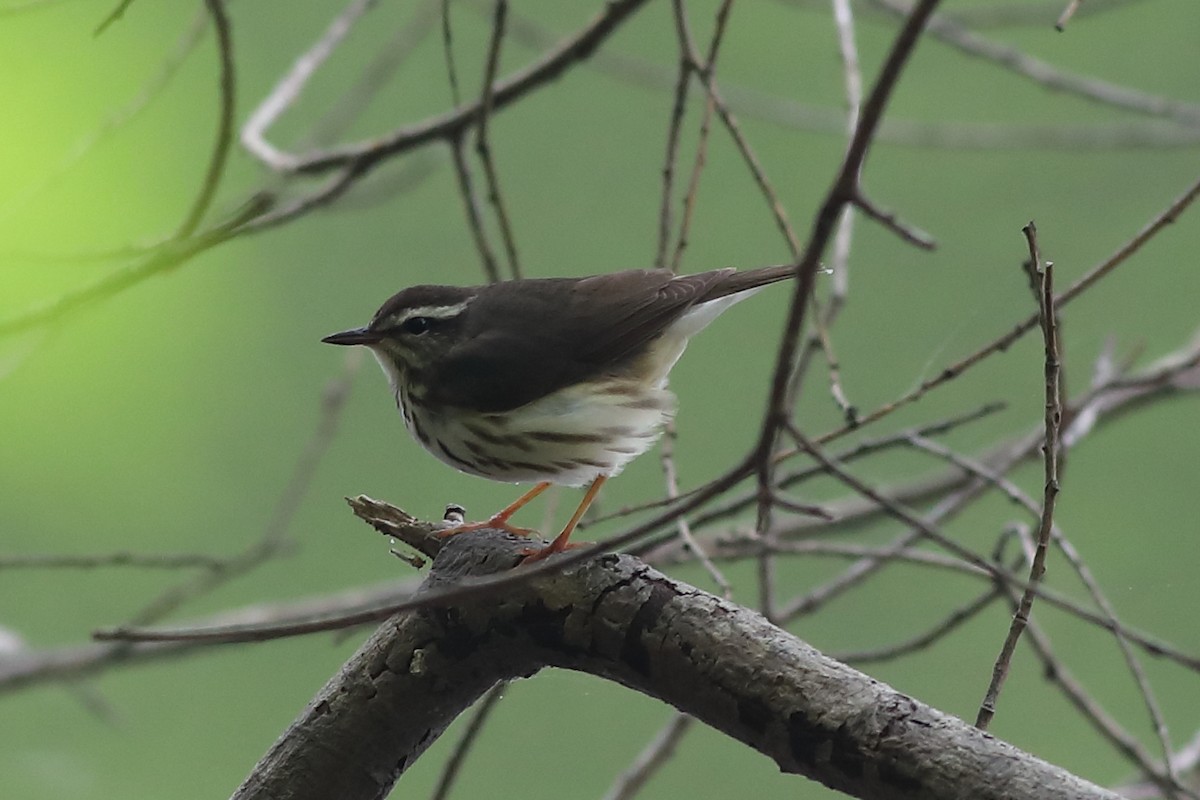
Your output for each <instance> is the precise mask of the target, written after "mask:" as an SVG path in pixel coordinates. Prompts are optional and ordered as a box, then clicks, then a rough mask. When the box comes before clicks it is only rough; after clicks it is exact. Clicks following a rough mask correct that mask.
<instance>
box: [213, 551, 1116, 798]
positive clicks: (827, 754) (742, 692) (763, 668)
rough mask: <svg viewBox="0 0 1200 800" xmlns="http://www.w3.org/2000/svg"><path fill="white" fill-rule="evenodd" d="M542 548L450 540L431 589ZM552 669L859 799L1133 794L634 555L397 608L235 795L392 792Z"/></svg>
mask: <svg viewBox="0 0 1200 800" xmlns="http://www.w3.org/2000/svg"><path fill="white" fill-rule="evenodd" d="M527 546H528V541H527V540H522V539H516V538H513V537H510V536H508V535H505V534H502V533H501V532H499V531H490V530H488V531H481V532H479V533H476V534H465V535H459V536H453V537H450V538H449V539H446V540H444V546H443V547H442V548H441V552H440V553H439V554H438V556H437V558H436V559H435V561H434V564H433V569H432V571H431V573H430V575H429V577H428V578H427V580H426V581H425V584H424V585H423V586H422V590H421V591H423V592H435V591H438V590H440V589H443V588H445V586H446V585H447V584H451V583H455V582H457V581H460V580H462V579H464V578H467V577H478V576H482V575H486V574H491V573H495V572H501V571H508V570H510V569H512V568H513V567H514V565H515V564H516V563H517V562H518V561H519V553H520V551H521V549H522V548H523V547H527ZM547 666H552V667H560V668H564V669H572V670H578V671H581V672H588V673H591V674H593V675H597V676H600V677H603V678H606V679H608V680H613V681H616V682H618V683H621V684H623V685H625V686H627V687H629V688H631V689H633V690H634V691H638V692H642V693H644V694H647V695H649V696H652V697H656V698H658V699H660V700H663V701H665V702H667V703H670V704H671V705H673V706H675V707H676V708H678V709H680V710H681V711H684V712H686V713H688V714H690V715H692V716H694V717H696V718H697V719H699V720H701V721H703V722H705V723H707V724H709V725H711V726H713V727H714V728H716V729H718V730H720V731H722V732H724V733H726V734H728V735H729V736H731V737H733V738H735V739H737V740H738V741H741V742H743V743H744V744H746V745H748V746H750V747H753V748H754V749H756V750H758V751H759V752H761V753H763V754H764V755H766V756H767V757H769V758H771V759H772V760H773V761H775V762H776V764H778V766H779V768H780V769H781V770H783V771H784V772H788V773H794V774H800V775H805V776H807V777H809V778H812V779H814V780H817V781H820V782H821V783H823V784H825V785H826V786H829V787H831V788H834V789H837V790H840V791H843V792H847V793H849V794H851V795H854V796H857V797H864V798H900V797H904V798H912V797H918V796H919V797H923V798H940V797H946V798H949V797H973V798H1006V799H1008V800H1012V799H1014V798H1023V797H1029V798H1034V797H1036V798H1115V797H1116V795H1114V794H1112V793H1110V792H1107V791H1105V790H1104V789H1101V788H1100V787H1097V786H1094V785H1092V784H1089V783H1087V782H1086V781H1084V780H1082V779H1080V778H1077V777H1075V776H1073V775H1071V774H1069V773H1067V772H1065V771H1064V770H1061V769H1059V768H1057V767H1054V766H1052V765H1050V764H1047V763H1046V762H1044V761H1041V760H1040V759H1037V758H1035V757H1034V756H1031V755H1028V754H1026V753H1023V752H1021V751H1019V750H1017V749H1016V748H1015V747H1013V746H1011V745H1009V744H1006V743H1004V742H1001V741H999V740H997V739H995V738H993V737H991V736H989V735H986V734H984V733H981V732H980V731H977V730H975V729H974V728H972V727H971V726H969V725H967V724H966V723H964V722H962V721H961V720H958V719H956V718H954V717H951V716H949V715H946V714H943V713H941V712H939V711H937V710H935V709H933V708H930V707H928V706H926V705H924V704H922V703H920V702H918V701H916V700H914V699H912V698H909V697H906V696H904V695H902V694H899V693H898V692H896V691H894V690H893V689H891V688H890V687H888V686H886V685H884V684H882V683H879V682H878V681H875V680H873V679H871V678H870V677H868V676H866V675H864V674H862V673H860V672H857V671H855V670H853V669H851V668H849V667H847V666H845V665H843V664H840V663H838V662H836V661H833V660H832V659H830V658H827V657H826V656H824V655H822V654H821V653H819V652H817V651H816V650H814V649H813V648H812V647H810V646H808V645H807V644H805V643H804V642H802V641H800V640H799V639H797V638H795V637H793V636H792V635H790V634H789V633H787V632H786V631H783V630H780V629H779V628H776V627H775V626H773V625H771V624H770V623H769V622H767V621H766V620H765V619H764V618H763V617H761V616H760V615H758V614H756V613H754V612H753V611H750V610H748V609H744V608H741V607H740V606H737V605H734V604H732V603H729V602H727V601H725V600H722V599H720V598H718V597H715V596H713V595H711V594H708V593H706V592H703V591H700V590H699V589H695V588H693V587H691V586H688V585H686V584H683V583H680V582H678V581H674V580H672V579H670V578H668V577H666V576H665V575H662V574H661V573H659V572H657V571H655V570H654V569H652V568H650V567H649V566H647V565H646V564H645V563H643V562H641V561H639V560H638V559H636V558H633V557H630V556H623V555H604V556H601V557H599V558H597V559H594V560H592V561H589V562H587V563H585V564H582V565H578V566H573V567H571V568H569V569H567V570H564V571H562V572H558V573H553V574H548V575H538V576H535V577H533V578H532V579H531V580H529V581H525V582H520V583H518V584H516V585H514V586H513V587H512V588H511V590H510V591H508V592H506V593H505V594H504V595H503V596H500V597H497V596H491V597H488V598H486V599H484V600H470V599H469V600H467V601H464V602H462V603H459V604H456V605H453V606H448V607H441V608H427V609H421V610H415V611H405V612H402V613H400V614H397V615H396V616H395V617H393V618H392V619H390V620H388V622H386V623H385V624H384V625H383V626H381V627H380V628H379V630H377V631H376V632H375V634H374V635H373V636H372V637H371V639H370V640H369V641H367V642H366V644H364V645H363V647H362V648H361V649H360V650H359V652H358V653H357V654H355V655H354V656H353V657H352V658H351V659H350V660H349V661H348V662H347V663H346V664H345V665H344V666H343V668H342V669H341V671H340V672H339V673H338V674H337V675H336V676H334V677H333V678H332V679H331V680H330V681H329V683H328V684H326V686H325V687H324V688H323V689H321V691H320V692H319V693H318V694H317V696H316V697H315V698H314V699H313V700H312V702H311V703H310V704H309V706H308V708H306V709H305V710H304V711H303V712H302V713H301V715H300V716H299V718H298V719H297V720H296V721H295V722H294V723H293V724H292V725H291V727H290V728H289V729H288V730H287V731H286V732H285V733H284V734H283V736H281V737H280V739H279V741H277V742H276V743H275V745H274V746H272V747H271V749H270V750H269V751H268V752H267V754H266V755H265V756H264V757H263V759H262V760H261V761H260V762H259V764H258V765H257V766H256V767H255V768H254V770H253V771H252V772H251V774H250V776H249V777H248V778H247V779H246V781H245V783H243V785H242V786H241V787H240V788H239V789H238V791H237V792H236V793H235V795H234V797H235V798H237V800H249V799H250V798H266V797H270V798H273V799H279V798H285V799H287V800H300V799H301V798H328V797H339V798H343V799H344V800H356V798H382V797H384V796H386V794H387V793H388V791H390V789H391V786H392V784H393V783H394V782H395V781H396V780H397V779H398V778H399V777H400V775H401V774H403V772H404V771H405V769H407V768H408V767H409V766H411V765H412V764H413V763H414V762H415V761H416V759H417V758H419V757H420V755H421V754H422V753H423V752H424V750H425V749H426V748H428V747H429V745H430V744H432V743H433V741H434V740H435V739H437V737H438V736H439V735H440V734H441V733H442V731H444V730H445V729H446V727H447V726H448V725H449V724H450V723H451V722H452V721H453V720H454V718H455V717H457V716H458V715H459V714H460V713H462V712H463V711H464V710H466V709H467V708H468V707H469V706H470V705H471V704H472V703H473V702H475V700H477V699H478V698H479V697H480V696H482V695H483V693H484V692H486V691H487V690H488V689H489V688H490V687H491V686H493V685H494V684H495V683H496V682H498V681H502V680H511V679H514V678H520V677H529V676H531V675H533V674H534V673H535V672H537V671H538V670H540V669H541V668H543V667H547Z"/></svg>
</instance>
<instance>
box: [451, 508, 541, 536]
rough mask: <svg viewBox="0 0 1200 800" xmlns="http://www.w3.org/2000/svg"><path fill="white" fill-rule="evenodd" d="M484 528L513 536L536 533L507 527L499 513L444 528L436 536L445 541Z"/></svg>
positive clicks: (512, 526)
mask: <svg viewBox="0 0 1200 800" xmlns="http://www.w3.org/2000/svg"><path fill="white" fill-rule="evenodd" d="M485 528H491V529H494V530H501V531H504V532H505V533H511V534H513V535H514V536H526V537H528V536H533V535H535V534H536V531H534V530H533V529H531V528H518V527H517V526H516V525H509V524H508V517H507V516H505V515H504V513H503V512H501V513H500V514H496V515H495V516H494V517H492V518H491V519H485V520H483V521H481V522H464V523H463V524H461V525H455V526H454V527H452V528H446V529H445V530H442V531H438V533H437V536H438V538H439V539H445V538H446V537H447V536H454V535H455V534H458V533H470V532H471V531H481V530H484V529H485Z"/></svg>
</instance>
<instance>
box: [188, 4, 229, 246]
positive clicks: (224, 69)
mask: <svg viewBox="0 0 1200 800" xmlns="http://www.w3.org/2000/svg"><path fill="white" fill-rule="evenodd" d="M204 6H205V8H207V9H208V13H209V16H211V17H212V21H213V30H214V31H216V38H217V53H218V54H219V57H220V62H221V68H220V70H219V76H220V77H219V81H220V87H221V91H220V111H219V114H218V119H217V136H216V142H215V143H214V144H213V151H212V156H211V157H210V158H209V161H208V168H207V169H206V170H205V173H204V181H203V183H201V185H200V192H199V194H197V195H196V199H195V200H193V201H192V207H191V208H190V209H188V213H187V216H185V217H184V218H183V222H182V223H180V225H179V229H178V230H176V231H175V237H176V238H177V239H186V238H188V237H189V236H191V235H192V234H193V233H195V231H196V228H197V227H199V225H200V222H201V220H203V219H204V215H205V214H206V213H208V210H209V208H211V207H212V203H213V199H214V198H215V197H216V194H217V187H218V186H219V185H220V184H221V176H222V175H224V173H225V165H226V163H227V162H228V161H229V148H230V146H231V145H232V144H233V115H234V111H235V106H234V104H235V102H236V98H235V94H236V87H237V78H236V76H235V74H234V67H233V33H232V30H231V27H230V24H229V16H228V15H227V14H226V13H225V5H224V0H204Z"/></svg>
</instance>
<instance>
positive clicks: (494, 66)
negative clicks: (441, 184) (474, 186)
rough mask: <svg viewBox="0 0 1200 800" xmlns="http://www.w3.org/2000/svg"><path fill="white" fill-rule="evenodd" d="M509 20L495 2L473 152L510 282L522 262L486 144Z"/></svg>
mask: <svg viewBox="0 0 1200 800" xmlns="http://www.w3.org/2000/svg"><path fill="white" fill-rule="evenodd" d="M507 17H508V0H496V14H495V17H494V19H493V22H492V41H491V44H490V45H489V47H488V57H487V67H486V68H485V70H484V75H483V97H482V98H481V99H480V101H479V124H478V126H477V127H476V131H475V152H476V153H477V154H478V155H479V160H480V162H481V163H482V164H483V176H484V180H485V181H486V183H487V197H488V203H490V204H491V206H492V209H493V210H494V211H495V213H496V221H497V222H498V223H499V226H500V238H501V241H503V242H504V253H505V255H506V256H507V258H508V271H509V275H510V276H511V277H512V279H513V280H518V279H520V277H521V262H520V260H519V259H518V258H517V242H516V237H515V236H514V235H513V230H512V223H511V222H510V221H509V218H508V212H507V210H505V206H504V200H503V198H502V197H501V194H500V176H499V174H498V173H497V171H496V163H495V161H494V160H493V159H492V148H491V144H490V142H489V141H488V121H489V120H490V119H491V115H492V107H493V105H494V104H495V100H496V96H495V82H496V72H497V71H498V69H499V67H500V45H501V43H502V42H503V41H504V26H505V20H506V19H507Z"/></svg>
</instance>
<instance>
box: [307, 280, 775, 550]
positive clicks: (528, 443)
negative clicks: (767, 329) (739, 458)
mask: <svg viewBox="0 0 1200 800" xmlns="http://www.w3.org/2000/svg"><path fill="white" fill-rule="evenodd" d="M794 274H795V271H794V269H793V268H792V267H790V266H775V267H761V268H758V269H751V270H743V271H738V270H736V269H734V268H731V267H727V268H723V269H715V270H711V271H708V272H700V273H695V274H691V275H677V274H675V273H673V272H671V271H670V270H665V269H656V270H625V271H618V272H610V273H606V274H601V275H592V276H589V277H582V278H522V279H514V280H509V281H504V282H500V283H491V284H485V285H480V286H435V285H421V286H412V287H409V288H406V289H404V290H402V291H400V292H398V293H396V294H394V295H392V297H390V298H389V299H388V300H387V301H386V302H385V303H384V304H383V305H382V306H380V308H379V310H378V311H376V312H375V315H374V316H373V317H372V318H371V321H370V322H369V323H368V324H367V325H365V326H363V327H360V328H352V329H349V330H344V331H340V332H338V333H334V334H331V335H329V336H326V337H325V338H324V339H322V341H323V342H326V343H328V344H334V345H361V346H365V347H367V348H369V349H370V350H371V352H372V354H373V355H374V356H375V359H376V360H377V361H378V362H379V365H380V367H382V369H383V372H384V374H385V375H386V376H387V380H388V384H389V387H390V389H391V392H392V395H393V396H394V398H395V401H396V405H397V407H398V408H399V410H400V413H401V414H402V415H403V417H404V424H405V427H406V428H407V429H408V431H409V433H410V434H412V436H413V438H414V439H416V440H417V442H418V443H420V445H421V446H422V447H424V449H425V450H427V451H428V452H430V453H432V454H433V455H434V456H436V457H437V458H438V459H440V460H441V461H443V462H445V463H446V464H449V465H450V466H451V467H454V468H455V469H457V470H460V471H461V472H465V473H468V474H470V475H476V476H479V477H483V478H489V479H491V480H494V481H503V482H508V483H533V484H534V486H533V487H532V488H531V489H529V490H528V491H527V492H525V493H524V494H523V495H521V496H520V497H519V498H517V500H515V501H514V502H513V503H511V504H509V505H508V506H506V507H505V508H503V509H502V510H501V511H499V512H497V513H496V514H493V515H492V516H491V517H490V518H489V519H487V520H485V521H482V522H472V523H466V524H461V525H456V526H454V527H452V528H449V529H447V530H444V531H443V532H442V535H450V534H456V533H462V532H465V531H470V530H478V529H482V528H499V529H501V530H504V531H508V532H510V533H513V534H517V535H531V534H532V533H533V532H532V531H530V530H527V529H525V528H519V527H516V526H513V525H511V524H509V519H510V518H511V517H512V516H513V515H514V514H516V513H517V511H518V510H519V509H521V508H522V507H523V506H525V505H526V504H527V503H529V502H530V501H531V500H533V499H534V498H535V497H537V496H538V495H539V494H541V493H542V492H544V491H545V490H546V489H547V488H549V487H550V486H551V485H563V486H583V485H585V484H586V485H587V486H588V488H587V490H586V492H585V493H584V496H583V499H582V500H581V502H580V503H579V506H578V507H577V508H576V510H575V512H574V513H573V514H572V515H571V518H570V520H569V521H568V522H567V524H566V526H565V527H564V528H563V530H562V532H561V533H559V534H558V536H557V537H555V539H554V540H553V541H552V542H551V543H550V544H549V545H547V546H545V547H543V548H541V549H536V548H532V549H527V550H525V551H523V555H524V561H525V562H529V561H537V560H540V559H543V558H546V557H548V556H551V555H554V554H555V553H559V552H561V551H563V550H565V549H567V548H568V547H571V546H574V545H572V544H570V543H569V539H570V536H571V533H572V531H574V529H575V527H576V525H577V524H578V523H579V520H580V519H581V518H582V517H583V515H584V513H585V512H586V511H587V509H588V507H589V506H590V505H591V504H592V501H593V500H595V498H596V495H597V493H598V492H599V491H600V487H601V486H603V485H604V483H605V481H607V480H608V479H609V478H612V477H614V476H616V475H617V474H618V473H620V472H621V470H622V469H624V468H625V466H626V465H627V464H629V462H631V461H633V460H634V459H635V458H637V457H638V456H640V455H641V454H643V453H645V452H646V451H647V450H649V449H650V448H651V447H652V446H653V445H654V443H655V442H656V441H657V440H658V439H659V437H660V436H661V435H662V432H663V430H664V428H665V426H666V425H667V423H668V422H669V421H670V420H671V419H672V418H673V417H674V414H675V410H676V398H675V395H674V394H672V393H671V392H670V391H669V390H668V388H667V376H668V373H670V371H671V368H672V367H673V366H674V365H675V363H676V361H678V360H679V357H680V356H681V355H683V351H684V349H685V348H686V346H687V344H688V340H689V339H690V338H691V337H692V336H694V335H695V334H697V333H699V332H700V331H701V330H703V329H704V328H705V327H706V326H707V325H708V324H709V323H710V322H712V321H713V320H714V319H716V317H717V316H718V315H720V314H721V313H722V312H724V311H725V310H726V309H728V308H729V307H730V306H732V305H733V304H734V303H737V302H739V301H740V300H743V299H745V298H747V297H749V296H750V295H752V294H754V293H756V292H757V291H758V290H760V289H762V288H763V287H765V286H767V285H768V284H772V283H776V282H778V281H783V280H787V279H788V278H791V277H792V276H793V275H794Z"/></svg>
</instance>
